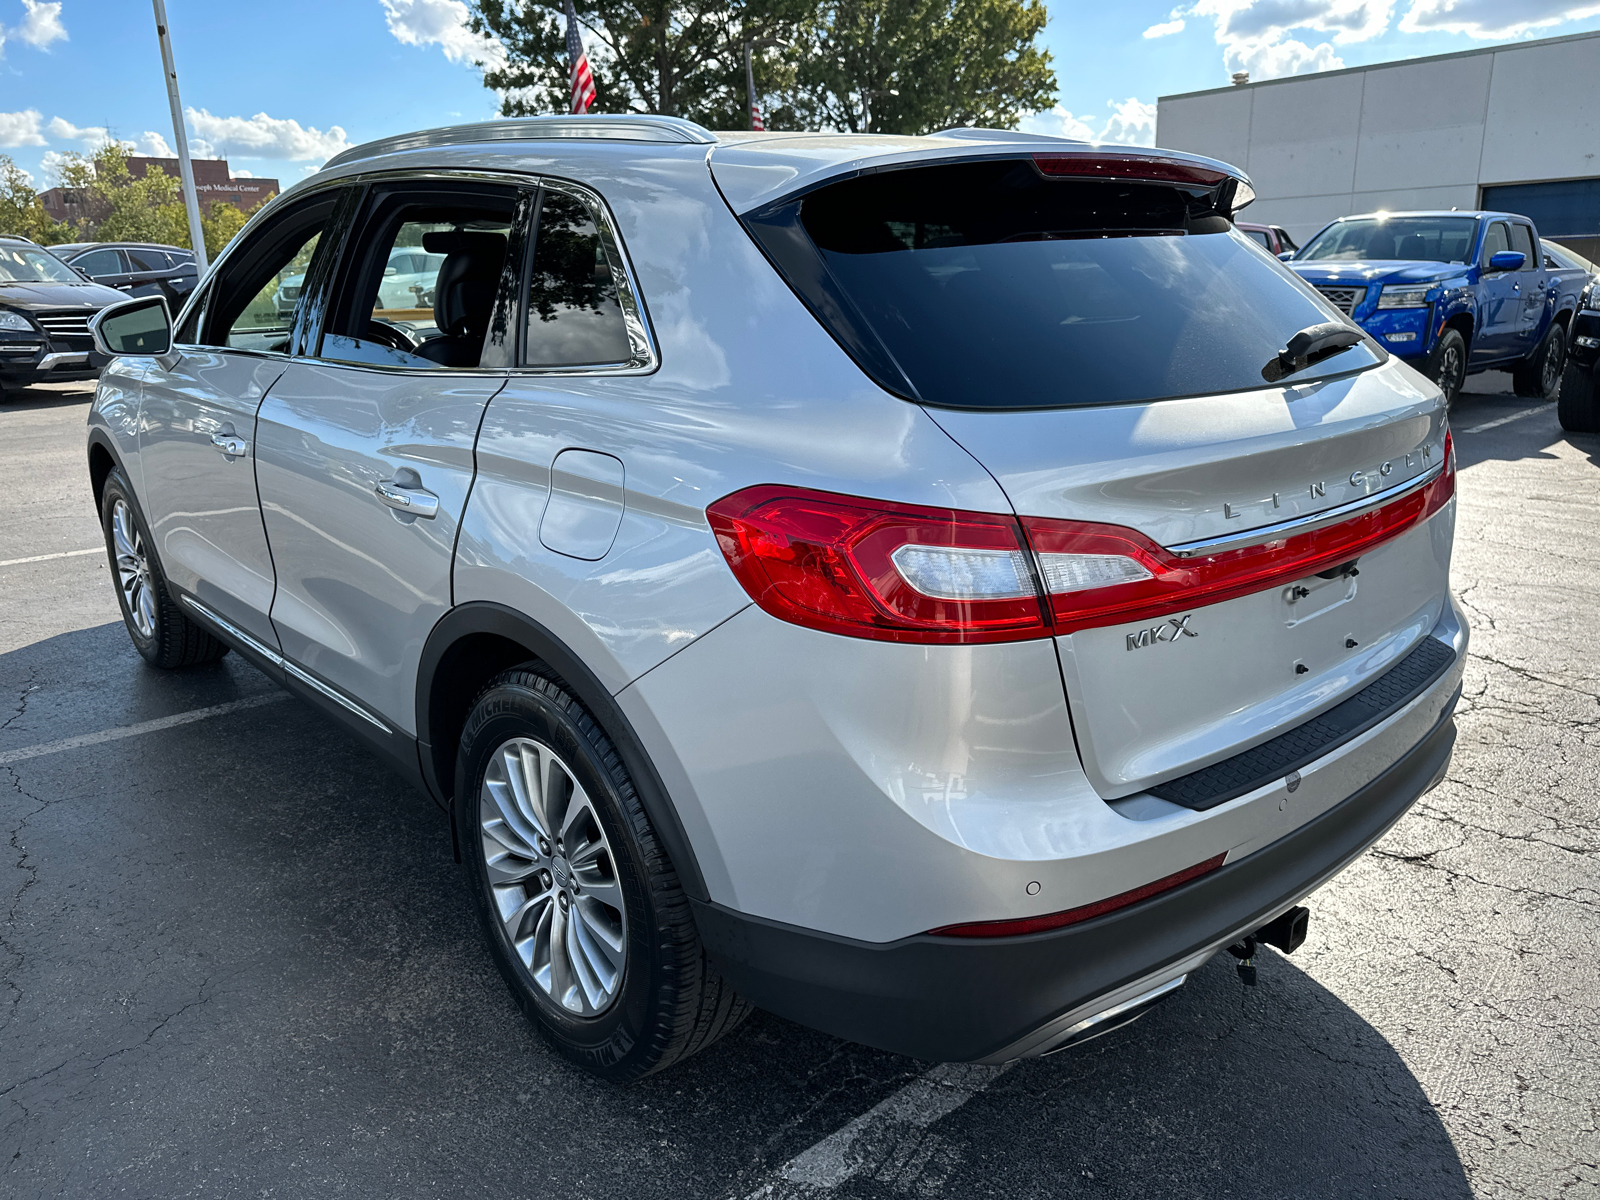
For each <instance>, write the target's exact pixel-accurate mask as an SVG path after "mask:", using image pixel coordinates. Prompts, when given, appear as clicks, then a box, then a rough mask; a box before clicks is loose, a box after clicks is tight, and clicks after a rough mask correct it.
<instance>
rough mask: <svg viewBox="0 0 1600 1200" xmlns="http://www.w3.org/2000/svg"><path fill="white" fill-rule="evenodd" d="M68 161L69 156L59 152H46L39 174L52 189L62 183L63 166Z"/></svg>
mask: <svg viewBox="0 0 1600 1200" xmlns="http://www.w3.org/2000/svg"><path fill="white" fill-rule="evenodd" d="M66 160H67V156H66V155H65V154H62V153H61V152H60V151H57V150H46V151H45V152H44V157H43V158H41V159H40V160H39V172H40V174H42V175H43V176H44V181H45V182H46V183H48V184H49V185H50V186H51V187H55V186H56V185H57V184H59V183H60V182H61V165H62V163H64V162H66Z"/></svg>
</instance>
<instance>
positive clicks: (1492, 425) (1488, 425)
mask: <svg viewBox="0 0 1600 1200" xmlns="http://www.w3.org/2000/svg"><path fill="white" fill-rule="evenodd" d="M1555 406H1556V403H1555V401H1554V400H1552V401H1551V402H1550V403H1549V404H1541V405H1539V406H1538V407H1537V408H1525V409H1523V410H1522V411H1521V412H1514V413H1512V414H1511V415H1510V416H1509V417H1501V418H1500V419H1499V420H1498V421H1485V422H1484V423H1483V424H1482V425H1474V426H1473V427H1472V428H1471V429H1463V430H1462V431H1461V432H1462V433H1482V432H1483V431H1484V430H1485V429H1496V428H1498V427H1499V426H1501V425H1509V424H1511V422H1513V421H1520V420H1522V418H1523V417H1531V416H1534V415H1535V414H1537V413H1542V412H1549V411H1550V410H1551V409H1552V408H1554V407H1555ZM3 565H4V564H3V563H0V566H3Z"/></svg>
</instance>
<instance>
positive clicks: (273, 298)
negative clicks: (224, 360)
mask: <svg viewBox="0 0 1600 1200" xmlns="http://www.w3.org/2000/svg"><path fill="white" fill-rule="evenodd" d="M336 201H337V193H334V192H329V193H324V194H319V195H317V196H315V197H313V198H309V199H307V200H306V201H305V202H304V203H302V204H300V205H298V206H296V207H294V208H292V209H289V210H288V211H285V212H283V213H281V214H279V216H278V218H277V219H276V220H274V221H272V222H270V223H269V224H267V225H264V226H262V227H261V228H260V229H258V230H257V231H256V232H255V233H254V234H253V235H252V236H251V238H250V240H249V241H248V242H245V243H244V244H242V245H240V246H238V247H237V248H236V249H235V250H234V251H233V252H232V253H230V254H229V255H228V257H227V259H226V260H225V261H224V262H223V263H222V267H221V270H220V271H219V273H218V275H217V278H216V280H215V281H214V283H213V284H212V286H211V289H210V294H209V296H208V297H207V298H206V301H205V307H206V319H205V321H204V322H202V323H201V327H200V337H199V344H200V345H205V346H219V347H227V348H230V349H235V350H261V351H269V352H273V353H278V354H285V353H288V350H289V334H290V331H291V330H292V328H293V325H294V319H295V315H296V313H297V311H298V310H299V308H300V306H301V304H302V301H303V299H304V284H305V280H306V276H307V274H308V273H309V271H310V269H311V263H312V259H313V258H314V257H315V255H316V252H317V249H318V247H319V246H320V244H321V241H322V232H323V230H324V229H325V228H326V227H327V225H328V222H329V220H330V219H331V218H332V216H333V209H334V205H335V203H336ZM185 324H186V325H187V322H186V323H185Z"/></svg>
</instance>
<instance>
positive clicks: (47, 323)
mask: <svg viewBox="0 0 1600 1200" xmlns="http://www.w3.org/2000/svg"><path fill="white" fill-rule="evenodd" d="M126 298H127V297H126V296H125V295H124V294H123V293H122V292H119V291H116V290H115V289H113V288H108V287H101V286H100V285H99V284H97V283H91V282H90V281H89V280H87V279H85V278H84V277H83V276H82V275H80V274H78V273H77V272H76V271H74V270H73V269H72V268H71V267H69V266H67V264H66V263H64V262H62V261H61V260H60V259H59V258H57V257H56V256H55V255H53V254H51V253H50V252H49V251H48V250H46V249H45V248H44V247H42V246H38V245H35V244H34V243H33V242H30V241H29V240H28V239H27V238H24V237H13V236H10V235H0V395H4V393H5V392H6V391H7V390H8V389H11V388H19V387H26V386H28V385H29V384H30V383H60V382H64V381H68V380H73V379H94V378H96V377H97V376H98V375H99V374H100V368H101V367H103V366H105V365H106V363H107V362H108V361H110V360H109V359H108V358H107V357H106V356H105V355H103V354H100V353H98V352H97V351H96V350H95V348H94V342H93V341H92V340H91V338H90V336H89V318H90V317H92V316H94V314H95V313H97V312H99V311H100V310H101V309H102V308H105V307H106V306H108V305H111V304H116V303H117V302H118V301H120V300H124V299H126Z"/></svg>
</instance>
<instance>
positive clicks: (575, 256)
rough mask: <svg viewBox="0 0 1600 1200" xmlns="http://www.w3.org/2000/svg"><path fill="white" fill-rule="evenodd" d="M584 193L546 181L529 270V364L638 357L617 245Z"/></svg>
mask: <svg viewBox="0 0 1600 1200" xmlns="http://www.w3.org/2000/svg"><path fill="white" fill-rule="evenodd" d="M608 241H609V238H607V237H605V236H604V235H603V234H602V230H601V225H600V222H599V221H598V220H597V219H596V214H595V213H594V212H592V211H591V210H590V207H589V205H588V204H587V203H585V202H584V201H583V200H582V199H580V198H579V197H578V196H575V195H573V194H571V193H569V192H563V191H557V190H555V189H553V188H548V187H547V188H545V189H544V190H543V193H542V195H541V197H540V203H539V220H538V226H537V232H536V234H535V238H534V245H533V257H532V262H531V266H530V269H529V272H528V286H527V297H528V303H527V309H528V319H527V328H526V332H525V335H524V340H523V356H522V360H523V363H524V365H526V366H530V367H578V366H608V365H612V364H620V363H626V362H628V361H629V359H630V358H631V357H633V346H632V343H631V341H630V339H629V337H628V323H627V319H626V317H625V315H624V312H623V307H622V295H621V293H622V290H623V289H624V288H625V287H626V286H627V281H626V276H625V275H624V274H623V271H622V264H621V263H620V262H618V261H617V258H616V253H615V247H614V246H608V245H607V242H608Z"/></svg>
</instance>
